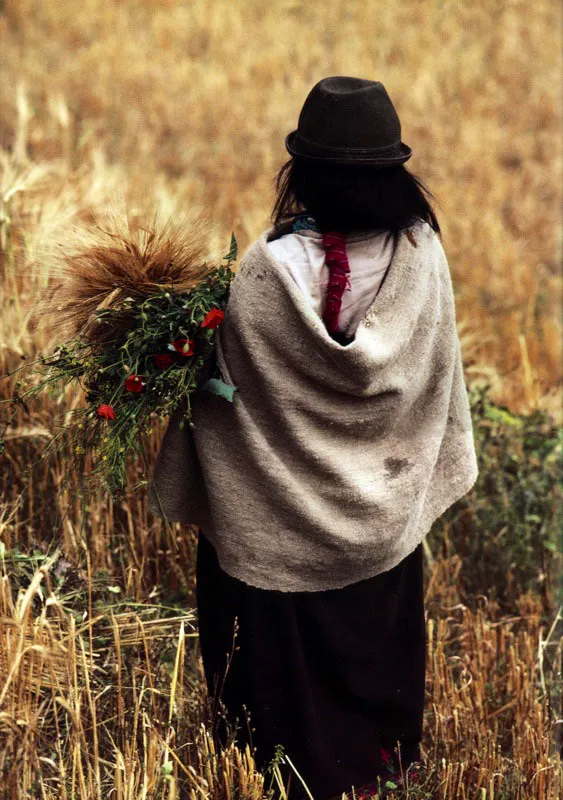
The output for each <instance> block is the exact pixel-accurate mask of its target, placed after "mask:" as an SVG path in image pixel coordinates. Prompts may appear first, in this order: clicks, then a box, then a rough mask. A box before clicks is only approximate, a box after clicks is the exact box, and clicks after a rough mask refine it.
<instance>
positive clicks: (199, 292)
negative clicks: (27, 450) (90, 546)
mask: <svg viewBox="0 0 563 800" xmlns="http://www.w3.org/2000/svg"><path fill="white" fill-rule="evenodd" d="M233 238H234V237H233ZM235 245H236V240H235ZM234 251H236V246H235V247H234V249H233V244H232V242H231V252H230V253H229V254H228V256H226V258H227V259H228V265H227V266H219V267H217V268H216V269H215V270H213V272H211V273H210V274H209V275H208V276H207V277H206V278H205V279H204V280H202V281H201V282H200V283H198V284H197V286H195V287H194V288H193V289H192V290H191V291H190V292H187V293H186V292H181V293H180V292H177V291H176V290H175V289H174V288H173V287H172V286H162V287H161V288H159V289H158V291H156V292H155V293H154V294H151V295H149V296H148V297H145V298H144V299H142V300H137V299H135V298H133V297H126V298H125V299H124V300H123V301H122V302H120V303H119V304H117V305H115V306H110V307H108V308H103V309H100V310H98V311H97V312H96V321H97V328H96V330H95V333H94V334H93V335H92V334H90V333H89V332H85V333H84V334H80V335H79V336H77V337H76V338H75V339H74V340H72V341H70V342H68V343H67V344H65V345H62V346H60V347H58V348H57V349H56V351H55V352H54V353H53V354H52V355H50V356H48V357H43V356H42V355H41V356H40V357H39V359H38V360H37V361H35V362H33V363H31V364H27V365H26V368H25V370H26V371H25V374H26V377H25V379H23V380H22V379H20V380H18V382H17V383H16V386H15V393H14V396H13V398H11V402H12V404H13V405H14V407H17V406H18V405H23V406H24V407H25V410H26V412H28V413H29V408H28V405H27V404H26V398H29V397H31V396H35V395H38V394H40V393H42V392H43V391H48V392H51V393H52V392H54V391H55V390H56V391H57V392H58V393H59V395H60V393H61V392H62V391H63V390H64V388H65V387H66V386H69V385H71V386H78V387H79V388H82V389H83V391H84V394H85V400H86V404H85V405H82V406H80V407H77V408H73V409H72V410H70V411H69V412H67V421H66V423H65V425H63V426H62V427H61V428H60V430H59V431H58V432H57V433H56V435H54V436H53V438H52V439H51V440H50V441H49V443H48V445H47V447H46V448H45V450H44V452H43V455H42V458H45V457H46V456H47V455H49V454H50V452H52V451H53V450H63V449H64V451H65V453H69V454H70V456H71V460H70V462H69V463H68V464H67V471H68V474H69V475H70V474H78V475H86V473H87V471H86V469H85V464H84V461H85V458H86V456H87V455H88V454H92V456H93V468H92V469H91V471H90V472H88V473H87V477H88V480H89V482H90V488H93V487H94V486H95V485H96V484H97V483H99V479H101V481H102V482H103V483H104V485H105V486H107V488H108V489H109V490H110V492H111V493H112V494H114V495H115V496H119V495H120V494H122V493H123V490H124V488H125V482H126V475H127V461H128V459H130V458H131V457H134V456H135V455H136V454H137V453H142V454H144V453H145V452H146V449H145V445H146V436H148V435H150V434H151V433H152V431H153V426H154V423H155V422H156V420H157V418H162V419H167V418H168V417H170V416H171V414H172V413H173V412H174V411H175V410H176V408H177V407H178V406H179V405H180V404H182V407H183V410H184V419H185V420H187V421H191V402H190V399H191V396H192V394H193V392H195V391H196V390H197V389H201V388H203V386H204V385H205V384H206V382H208V381H209V380H213V379H214V378H218V377H220V375H219V374H218V372H217V365H216V361H215V337H216V333H217V327H218V325H219V324H220V323H221V321H222V318H223V316H224V309H225V308H226V305H227V300H228V294H229V289H230V282H231V279H232V276H233V272H232V271H231V269H230V262H231V258H230V257H231V256H232V253H233V252H234ZM212 386H213V384H212ZM7 424H9V421H8V423H7ZM0 439H1V437H0Z"/></svg>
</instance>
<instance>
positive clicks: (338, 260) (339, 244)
mask: <svg viewBox="0 0 563 800" xmlns="http://www.w3.org/2000/svg"><path fill="white" fill-rule="evenodd" d="M323 247H324V251H325V260H326V265H327V267H328V270H329V279H328V287H327V296H326V303H325V307H324V311H323V322H324V323H325V325H326V328H327V331H328V332H329V333H338V315H339V314H340V307H341V305H342V295H343V294H344V292H345V290H346V288H347V287H348V288H351V284H350V277H349V275H350V264H349V263H348V255H347V253H346V237H345V234H343V233H339V232H338V231H330V232H327V233H323Z"/></svg>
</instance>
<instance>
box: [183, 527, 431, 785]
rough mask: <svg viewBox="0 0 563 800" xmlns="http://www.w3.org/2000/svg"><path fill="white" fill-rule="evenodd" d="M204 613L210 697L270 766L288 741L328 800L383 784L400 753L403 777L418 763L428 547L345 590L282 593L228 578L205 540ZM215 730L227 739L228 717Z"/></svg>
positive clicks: (200, 576) (200, 565)
mask: <svg viewBox="0 0 563 800" xmlns="http://www.w3.org/2000/svg"><path fill="white" fill-rule="evenodd" d="M197 605H198V618H199V636H200V647H201V654H202V659H203V665H204V670H205V677H206V682H207V686H208V690H209V694H210V695H211V696H212V697H213V698H214V700H215V703H217V700H218V698H219V697H220V698H221V700H222V701H223V703H224V707H226V711H227V718H228V719H229V721H230V722H231V723H232V724H234V723H235V722H237V720H238V725H239V726H240V727H239V731H238V734H237V739H238V741H239V743H240V744H242V745H243V746H244V744H246V742H248V743H250V745H251V746H254V747H256V752H255V758H256V761H257V764H258V766H259V768H260V769H264V768H265V767H266V766H267V764H268V762H269V761H270V760H271V759H272V758H273V756H274V751H275V747H276V745H277V744H281V745H283V748H284V753H285V754H287V756H289V758H290V759H291V761H292V763H293V764H294V766H295V768H296V769H297V771H298V772H299V773H300V774H301V776H302V777H303V779H304V781H305V782H306V784H307V786H308V787H309V789H310V791H311V793H312V795H313V797H314V798H315V800H328V799H329V798H332V797H335V796H337V795H338V796H339V795H340V793H341V792H344V791H350V792H351V787H352V785H353V786H354V787H355V789H356V790H358V789H359V788H360V787H362V786H366V785H367V784H370V783H371V784H374V782H375V781H376V780H377V778H378V776H380V777H381V780H382V784H383V783H384V782H385V780H386V779H388V778H390V777H392V774H391V773H392V772H394V771H396V769H397V768H398V766H399V761H398V756H399V752H400V759H401V764H402V768H403V770H405V771H406V769H407V766H408V765H409V764H411V763H412V762H414V761H417V760H419V759H420V749H419V743H420V741H421V739H422V721H423V709H424V685H425V669H426V626H425V618H424V593H423V564H422V544H419V545H418V547H417V548H416V549H415V550H414V551H413V552H412V553H411V554H409V555H408V556H407V557H406V558H404V559H403V561H401V562H400V563H399V564H398V565H397V566H396V567H394V568H393V569H391V570H389V571H387V572H383V573H381V574H379V575H376V576H375V577H373V578H368V579H367V580H362V581H359V582H357V583H353V584H350V585H348V586H345V587H344V588H342V589H331V590H328V591H322V592H279V591H268V590H264V589H259V588H257V587H254V586H249V585H248V584H245V583H243V582H241V581H239V580H238V579H236V578H233V577H231V576H230V575H228V574H227V573H226V572H224V571H223V570H222V569H221V567H220V565H219V562H218V559H217V555H216V552H215V549H214V547H213V546H212V545H211V543H210V542H209V540H208V539H207V538H206V537H205V536H204V535H203V533H201V532H200V535H199V542H198V550H197ZM235 617H237V621H238V630H237V632H236V638H235V640H234V642H233V636H234V629H235V625H234V622H235ZM233 643H234V645H235V650H234V652H233ZM228 654H230V662H229V664H228V669H227V663H228V658H229V656H228ZM225 673H226V675H225ZM247 712H249V713H250V717H249V722H247V720H248V715H247ZM215 730H216V735H217V736H218V739H219V742H222V741H224V738H225V736H226V729H225V728H224V722H221V717H220V715H218V716H217V727H216V729H215ZM398 742H400V751H398V750H397V749H396V748H397V744H398ZM284 770H286V767H283V769H281V771H282V775H284V776H285V775H287V776H289V775H290V774H292V773H293V776H292V778H291V783H290V793H289V797H290V800H293V798H295V800H298V799H299V800H300V798H302V797H305V796H306V795H305V793H304V792H303V791H302V789H300V782H299V781H298V779H297V778H296V777H295V776H294V772H293V770H289V771H288V772H284Z"/></svg>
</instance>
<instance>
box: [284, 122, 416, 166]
mask: <svg viewBox="0 0 563 800" xmlns="http://www.w3.org/2000/svg"><path fill="white" fill-rule="evenodd" d="M285 147H286V150H287V151H288V153H289V154H290V155H292V156H297V157H299V158H306V159H308V160H311V161H327V162H330V163H331V164H372V165H373V166H381V167H385V166H393V165H394V164H403V163H404V162H405V161H408V159H409V158H410V157H411V156H412V150H411V148H410V147H409V146H408V145H406V144H405V143H404V142H400V143H399V145H398V147H397V148H396V150H394V151H393V154H392V155H391V154H389V155H386V156H382V155H369V154H366V152H365V150H364V151H362V152H354V150H353V149H352V148H351V149H350V150H349V151H347V152H346V153H338V154H334V153H327V152H313V150H312V149H311V148H309V147H306V146H304V144H303V142H301V141H300V140H299V138H298V131H296V130H295V131H291V133H288V135H287V136H286V137H285Z"/></svg>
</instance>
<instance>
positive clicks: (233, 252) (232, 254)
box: [223, 231, 238, 261]
mask: <svg viewBox="0 0 563 800" xmlns="http://www.w3.org/2000/svg"><path fill="white" fill-rule="evenodd" d="M237 253H238V243H237V240H236V237H235V233H234V231H233V232H232V233H231V246H230V250H229V252H228V253H227V255H226V256H223V260H226V261H236V260H237Z"/></svg>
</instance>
